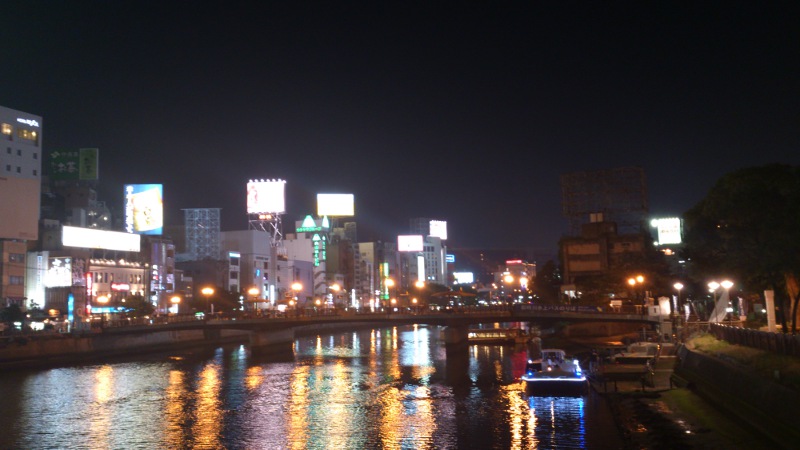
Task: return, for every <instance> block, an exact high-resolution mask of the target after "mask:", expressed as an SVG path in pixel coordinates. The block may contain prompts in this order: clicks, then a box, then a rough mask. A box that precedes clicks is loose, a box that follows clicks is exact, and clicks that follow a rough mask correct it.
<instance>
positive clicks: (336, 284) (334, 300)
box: [330, 283, 342, 305]
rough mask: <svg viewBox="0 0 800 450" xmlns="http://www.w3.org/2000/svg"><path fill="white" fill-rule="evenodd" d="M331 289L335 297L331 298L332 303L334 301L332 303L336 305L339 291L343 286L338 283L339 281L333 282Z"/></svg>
mask: <svg viewBox="0 0 800 450" xmlns="http://www.w3.org/2000/svg"><path fill="white" fill-rule="evenodd" d="M330 289H331V290H332V291H333V294H332V295H333V297H334V298H333V299H331V303H332V304H334V305H336V299H337V297H339V291H340V290H341V289H342V287H341V286H339V284H338V283H333V284H332V285H331V286H330Z"/></svg>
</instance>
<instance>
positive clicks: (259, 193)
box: [247, 180, 286, 214]
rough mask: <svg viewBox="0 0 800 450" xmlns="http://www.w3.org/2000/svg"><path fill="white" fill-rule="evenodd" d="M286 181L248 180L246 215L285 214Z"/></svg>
mask: <svg viewBox="0 0 800 450" xmlns="http://www.w3.org/2000/svg"><path fill="white" fill-rule="evenodd" d="M285 191H286V180H250V181H248V182H247V214H283V213H284V212H286V197H285Z"/></svg>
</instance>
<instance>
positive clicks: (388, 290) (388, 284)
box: [383, 278, 394, 303]
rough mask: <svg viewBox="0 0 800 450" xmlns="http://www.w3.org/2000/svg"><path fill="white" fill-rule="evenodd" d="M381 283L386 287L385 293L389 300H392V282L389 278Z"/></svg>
mask: <svg viewBox="0 0 800 450" xmlns="http://www.w3.org/2000/svg"><path fill="white" fill-rule="evenodd" d="M383 283H384V285H385V286H386V293H387V294H388V295H389V298H392V287H393V286H394V280H393V279H391V278H387V279H386V280H384V282H383ZM392 303H394V302H392Z"/></svg>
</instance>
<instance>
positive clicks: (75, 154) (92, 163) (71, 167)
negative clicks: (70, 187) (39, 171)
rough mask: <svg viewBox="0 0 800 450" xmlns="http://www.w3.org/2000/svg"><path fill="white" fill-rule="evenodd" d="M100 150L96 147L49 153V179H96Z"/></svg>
mask: <svg viewBox="0 0 800 450" xmlns="http://www.w3.org/2000/svg"><path fill="white" fill-rule="evenodd" d="M99 154H100V151H99V150H98V149H96V148H81V149H78V150H55V151H53V152H51V153H50V179H52V180H96V179H97V178H98V166H99Z"/></svg>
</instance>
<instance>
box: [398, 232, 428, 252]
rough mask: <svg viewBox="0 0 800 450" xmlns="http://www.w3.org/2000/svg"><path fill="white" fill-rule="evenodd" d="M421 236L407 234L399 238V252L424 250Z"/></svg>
mask: <svg viewBox="0 0 800 450" xmlns="http://www.w3.org/2000/svg"><path fill="white" fill-rule="evenodd" d="M422 244H423V239H422V235H421V234H407V235H400V236H397V251H398V252H421V251H422V249H423V245H422Z"/></svg>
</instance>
